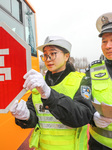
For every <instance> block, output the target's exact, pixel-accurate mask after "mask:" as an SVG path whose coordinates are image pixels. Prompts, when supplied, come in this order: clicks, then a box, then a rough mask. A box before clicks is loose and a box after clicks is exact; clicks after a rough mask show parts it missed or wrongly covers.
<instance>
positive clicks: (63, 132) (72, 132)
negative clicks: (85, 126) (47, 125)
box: [40, 129, 76, 135]
mask: <svg viewBox="0 0 112 150" xmlns="http://www.w3.org/2000/svg"><path fill="white" fill-rule="evenodd" d="M40 132H41V134H46V135H47V134H48V135H75V134H76V131H75V129H68V130H67V129H66V130H61V131H60V130H44V129H41V131H40Z"/></svg>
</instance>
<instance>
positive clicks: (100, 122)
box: [93, 112, 112, 128]
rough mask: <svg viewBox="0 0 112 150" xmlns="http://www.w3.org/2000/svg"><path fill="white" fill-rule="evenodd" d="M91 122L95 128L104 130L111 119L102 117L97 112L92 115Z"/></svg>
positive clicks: (111, 121)
mask: <svg viewBox="0 0 112 150" xmlns="http://www.w3.org/2000/svg"><path fill="white" fill-rule="evenodd" d="M93 120H94V122H95V124H96V126H97V127H99V128H105V127H107V126H108V125H109V124H110V123H112V119H111V118H107V117H103V116H101V115H100V114H99V113H98V112H95V113H94V117H93Z"/></svg>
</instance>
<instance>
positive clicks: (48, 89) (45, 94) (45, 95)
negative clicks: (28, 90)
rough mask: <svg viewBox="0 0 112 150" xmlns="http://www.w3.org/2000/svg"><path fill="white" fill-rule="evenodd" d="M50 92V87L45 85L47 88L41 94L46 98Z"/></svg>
mask: <svg viewBox="0 0 112 150" xmlns="http://www.w3.org/2000/svg"><path fill="white" fill-rule="evenodd" d="M50 94H51V88H50V87H49V86H47V90H46V91H45V92H43V93H42V94H41V97H42V98H43V99H48V98H49V96H50Z"/></svg>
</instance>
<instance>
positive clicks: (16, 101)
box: [10, 100, 19, 113]
mask: <svg viewBox="0 0 112 150" xmlns="http://www.w3.org/2000/svg"><path fill="white" fill-rule="evenodd" d="M18 101H19V100H15V102H14V104H13V105H12V106H11V108H10V112H11V113H15V111H16V108H17V106H18Z"/></svg>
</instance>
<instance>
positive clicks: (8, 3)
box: [0, 0, 40, 150]
mask: <svg viewBox="0 0 112 150" xmlns="http://www.w3.org/2000/svg"><path fill="white" fill-rule="evenodd" d="M0 22H4V23H5V24H6V25H8V26H9V27H10V28H11V29H12V30H13V31H14V32H15V33H16V34H18V36H19V37H20V38H21V39H22V40H24V41H25V42H26V43H27V44H28V45H30V47H31V61H32V68H33V69H35V70H37V71H40V70H39V55H38V51H37V48H36V47H37V45H38V42H37V28H36V12H35V10H34V9H33V7H32V6H31V4H30V3H29V2H28V0H0ZM30 94H31V91H28V92H27V93H26V94H25V95H24V96H23V97H22V99H24V100H27V99H28V97H29V95H30ZM30 132H31V129H21V128H20V127H19V126H17V125H16V124H15V118H14V117H13V116H12V115H11V113H10V112H8V113H6V114H0V149H1V150H20V147H21V145H22V144H23V143H24V141H25V140H26V139H27V137H28V136H29V134H30ZM22 149H23V148H22ZM24 149H25V150H27V149H28V148H24Z"/></svg>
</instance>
